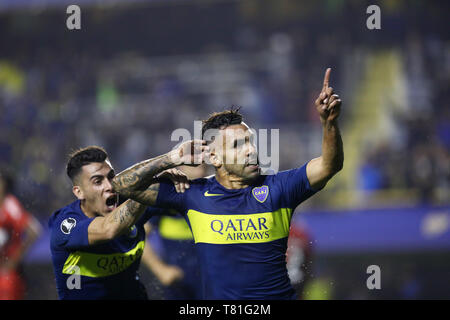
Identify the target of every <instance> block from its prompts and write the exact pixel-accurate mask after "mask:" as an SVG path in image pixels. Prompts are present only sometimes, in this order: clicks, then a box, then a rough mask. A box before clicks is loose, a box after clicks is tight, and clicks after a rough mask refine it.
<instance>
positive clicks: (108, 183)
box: [104, 179, 114, 192]
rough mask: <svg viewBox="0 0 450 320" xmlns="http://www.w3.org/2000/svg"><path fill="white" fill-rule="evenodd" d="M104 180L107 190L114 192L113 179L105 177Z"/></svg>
mask: <svg viewBox="0 0 450 320" xmlns="http://www.w3.org/2000/svg"><path fill="white" fill-rule="evenodd" d="M104 181H105V191H111V192H113V191H114V188H113V185H112V183H111V180H110V179H104Z"/></svg>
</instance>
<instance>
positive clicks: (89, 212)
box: [80, 200, 99, 218]
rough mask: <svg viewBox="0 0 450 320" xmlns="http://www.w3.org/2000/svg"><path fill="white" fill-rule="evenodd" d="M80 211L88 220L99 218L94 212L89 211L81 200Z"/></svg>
mask: <svg viewBox="0 0 450 320" xmlns="http://www.w3.org/2000/svg"><path fill="white" fill-rule="evenodd" d="M80 202H81V205H80V206H81V211H83V213H84V214H85V215H86V216H87V217H88V218H95V217H97V216H99V215H98V214H97V213H95V211H93V210H91V209H90V208H89V206H88V205H87V204H86V200H81V201H80Z"/></svg>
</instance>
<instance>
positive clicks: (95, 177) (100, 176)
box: [89, 174, 103, 180]
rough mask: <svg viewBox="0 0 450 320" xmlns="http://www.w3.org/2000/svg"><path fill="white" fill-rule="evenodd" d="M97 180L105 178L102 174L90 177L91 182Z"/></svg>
mask: <svg viewBox="0 0 450 320" xmlns="http://www.w3.org/2000/svg"><path fill="white" fill-rule="evenodd" d="M97 178H100V179H103V176H102V175H100V174H96V175H94V176H92V177H90V178H89V180H94V179H97Z"/></svg>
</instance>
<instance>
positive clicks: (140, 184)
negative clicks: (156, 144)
mask: <svg viewBox="0 0 450 320" xmlns="http://www.w3.org/2000/svg"><path fill="white" fill-rule="evenodd" d="M172 166H173V164H172V162H171V161H170V159H169V157H168V156H167V155H162V156H159V157H156V158H153V159H150V160H145V161H142V162H140V163H138V164H136V165H134V166H132V167H130V168H128V169H126V170H124V171H122V172H121V173H119V174H118V175H116V176H115V177H114V179H113V181H112V184H113V187H114V189H115V190H116V191H117V192H119V193H120V194H122V195H124V196H126V197H130V196H131V195H132V194H133V192H134V191H145V190H146V189H147V188H148V186H149V185H151V184H152V183H153V182H154V176H155V175H156V174H158V173H160V172H162V171H164V170H166V169H169V168H171V167H172Z"/></svg>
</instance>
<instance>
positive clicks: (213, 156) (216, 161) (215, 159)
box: [209, 146, 222, 168]
mask: <svg viewBox="0 0 450 320" xmlns="http://www.w3.org/2000/svg"><path fill="white" fill-rule="evenodd" d="M209 163H210V164H212V165H213V166H214V167H215V168H219V167H221V166H222V160H221V159H220V157H219V155H218V154H217V152H216V150H215V148H214V146H211V151H210V153H209Z"/></svg>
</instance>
